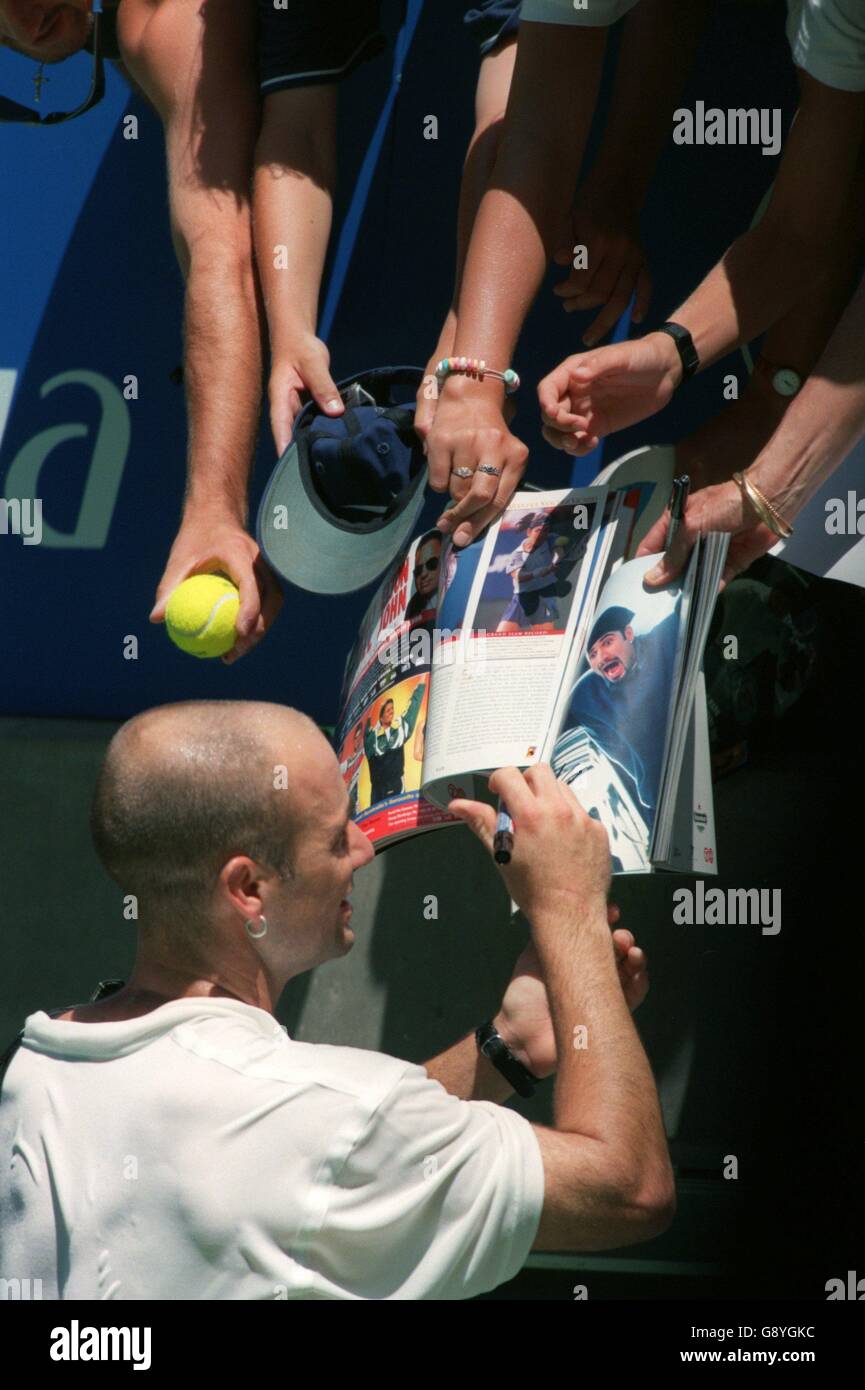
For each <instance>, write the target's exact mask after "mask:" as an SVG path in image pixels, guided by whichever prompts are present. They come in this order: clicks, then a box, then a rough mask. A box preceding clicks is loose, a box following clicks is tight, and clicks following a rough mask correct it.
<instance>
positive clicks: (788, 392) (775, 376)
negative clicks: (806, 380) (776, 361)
mask: <svg viewBox="0 0 865 1390" xmlns="http://www.w3.org/2000/svg"><path fill="white" fill-rule="evenodd" d="M801 386H802V378H801V377H800V375H799V373H798V372H797V371H795V370H794V369H793V367H779V368H778V370H777V371H775V372H773V373H772V390H773V391H777V393H778V395H779V396H787V397H790V396H795V395H796V393H797V391H799V390H800V389H801Z"/></svg>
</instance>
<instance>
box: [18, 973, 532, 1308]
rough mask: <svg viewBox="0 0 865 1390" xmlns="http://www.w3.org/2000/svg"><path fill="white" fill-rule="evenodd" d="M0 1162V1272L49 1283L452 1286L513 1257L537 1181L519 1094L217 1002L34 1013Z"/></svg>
mask: <svg viewBox="0 0 865 1390" xmlns="http://www.w3.org/2000/svg"><path fill="white" fill-rule="evenodd" d="M0 1163H2V1170H3V1174H4V1177H3V1181H2V1183H0V1279H6V1280H14V1279H21V1280H23V1279H28V1278H29V1279H31V1280H33V1279H41V1280H42V1296H43V1297H44V1298H55V1299H56V1298H61V1299H88V1300H89V1299H106V1298H115V1299H284V1298H307V1299H388V1298H393V1299H422V1298H435V1299H460V1298H470V1297H472V1296H473V1295H475V1294H479V1293H483V1292H485V1291H487V1290H489V1289H492V1288H495V1287H496V1286H497V1285H498V1284H501V1283H503V1282H504V1281H505V1280H507V1279H510V1278H512V1277H513V1276H514V1275H515V1274H516V1273H517V1272H518V1271H519V1269H520V1268H521V1267H522V1265H523V1263H524V1262H525V1259H526V1256H527V1254H528V1252H529V1250H530V1249H531V1246H532V1244H533V1242H534V1239H535V1235H536V1233H537V1227H538V1222H539V1220H540V1215H541V1208H542V1205H543V1196H544V1172H543V1162H542V1159H541V1154H540V1149H539V1147H538V1143H537V1139H536V1137H535V1134H534V1131H533V1129H532V1127H531V1125H530V1124H529V1123H528V1121H527V1120H525V1119H523V1117H522V1116H521V1115H518V1114H517V1113H516V1111H513V1110H508V1109H506V1108H504V1107H502V1106H498V1105H494V1104H493V1103H492V1102H488V1101H462V1100H458V1099H457V1098H456V1097H455V1096H451V1095H449V1094H448V1092H447V1091H445V1089H444V1087H443V1086H441V1085H440V1084H439V1083H438V1082H437V1081H433V1080H431V1079H430V1078H429V1077H428V1076H427V1074H426V1072H425V1071H424V1069H423V1067H419V1066H415V1065H413V1064H412V1063H408V1062H402V1061H399V1060H397V1059H396V1058H394V1057H388V1056H384V1055H383V1054H380V1053H375V1052H367V1051H363V1050H361V1049H360V1048H353V1047H330V1046H327V1045H324V1044H320V1043H317V1044H312V1043H302V1042H296V1041H294V1040H292V1039H291V1038H289V1037H288V1035H287V1034H286V1032H285V1030H284V1029H283V1028H281V1027H280V1025H279V1024H278V1023H277V1022H276V1021H275V1019H274V1018H273V1017H272V1016H271V1015H270V1014H269V1013H267V1012H265V1011H264V1010H262V1009H257V1008H253V1007H252V1006H250V1005H247V1004H243V1003H241V1002H240V1001H239V1000H232V999H178V1000H174V1001H173V1002H172V1003H169V1004H165V1005H163V1006H162V1008H159V1009H155V1010H154V1011H153V1012H152V1013H149V1014H146V1015H144V1016H143V1017H142V1018H136V1019H132V1020H130V1021H124V1022H120V1023H61V1022H58V1021H56V1020H54V1019H51V1018H49V1017H48V1015H47V1014H44V1013H36V1014H33V1015H31V1017H30V1018H28V1019H27V1023H26V1027H25V1036H24V1042H23V1044H22V1046H21V1047H20V1048H19V1050H18V1052H17V1053H16V1054H15V1056H14V1058H13V1060H12V1063H11V1065H10V1067H9V1070H8V1072H7V1074H6V1078H5V1081H4V1083H3V1092H2V1104H0ZM5 1287H6V1286H5V1285H4V1288H5Z"/></svg>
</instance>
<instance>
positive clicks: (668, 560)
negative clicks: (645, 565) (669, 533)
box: [643, 521, 696, 589]
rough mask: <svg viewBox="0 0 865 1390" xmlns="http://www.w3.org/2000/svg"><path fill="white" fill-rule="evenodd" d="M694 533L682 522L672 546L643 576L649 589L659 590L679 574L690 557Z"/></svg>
mask: <svg viewBox="0 0 865 1390" xmlns="http://www.w3.org/2000/svg"><path fill="white" fill-rule="evenodd" d="M695 540H696V532H695V531H694V530H693V529H692V528H691V527H690V526H689V525H688V523H687V522H686V521H683V522H682V524H681V526H680V527H679V529H678V531H677V532H676V535H675V537H674V539H673V544H672V545H671V546H670V549H669V550H668V551H667V552H666V554H664V555H662V556H661V558H660V560H659V561H658V563H657V565H655V567H654V569H651V570H649V571H648V572H647V573H646V574H645V575H644V576H643V580H644V583H646V584H648V585H649V586H650V587H651V588H653V589H654V588H659V587H660V586H661V585H663V584H669V583H670V581H671V580H672V579H675V578H676V576H677V575H679V574H681V572H682V570H683V569H684V567H685V561H686V560H687V558H688V556H689V555H690V553H691V551H692V549H693V547H694V541H695Z"/></svg>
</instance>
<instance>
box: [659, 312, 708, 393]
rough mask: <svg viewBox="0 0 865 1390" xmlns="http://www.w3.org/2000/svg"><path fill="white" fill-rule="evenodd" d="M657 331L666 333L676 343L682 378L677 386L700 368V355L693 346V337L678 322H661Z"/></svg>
mask: <svg viewBox="0 0 865 1390" xmlns="http://www.w3.org/2000/svg"><path fill="white" fill-rule="evenodd" d="M658 332H659V333H666V334H668V336H669V337H671V338H672V339H673V342H674V343H675V344H676V351H677V352H678V354H679V361H680V362H681V364H682V380H681V381H680V382H679V386H681V385H682V384H683V382H686V381H687V380H688V377H691V376H693V375H694V373H695V372H696V371H699V368H700V357H699V354H698V352H697V349H696V348H695V347H694V339H693V338H692V337H691V335H690V333H689V332H688V330H687V328H683V327H682V325H681V324H680V323H673V322H672V321H670V322H668V323H662V324H661V327H660V328H659V329H658Z"/></svg>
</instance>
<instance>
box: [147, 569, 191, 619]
mask: <svg viewBox="0 0 865 1390" xmlns="http://www.w3.org/2000/svg"><path fill="white" fill-rule="evenodd" d="M188 573H189V571H188V569H184V568H181V567H178V568H177V569H167V570H166V571H165V573H164V574H163V576H162V578H161V579H160V581H159V585H158V587H157V590H156V602H155V603H154V605H153V607H152V609H151V610H150V618H149V621H150V622H151V623H163V622H164V621H165V609H166V606H167V604H168V600H169V599H170V598H171V595H172V594H173V593H174V590H175V589H176V588H177V586H178V584H181V583H182V582H183V580H184V579H186V578H187V577H188Z"/></svg>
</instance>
